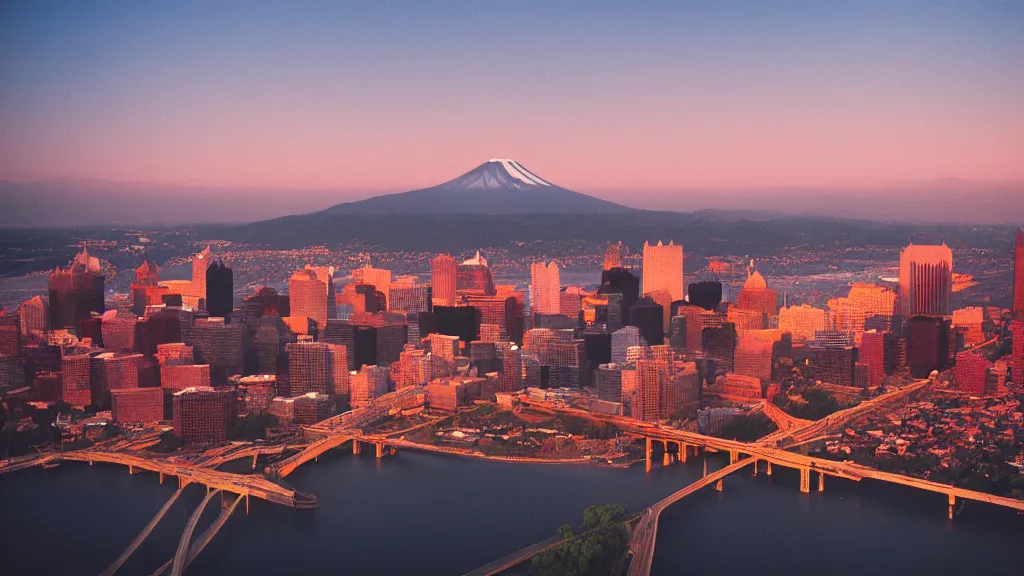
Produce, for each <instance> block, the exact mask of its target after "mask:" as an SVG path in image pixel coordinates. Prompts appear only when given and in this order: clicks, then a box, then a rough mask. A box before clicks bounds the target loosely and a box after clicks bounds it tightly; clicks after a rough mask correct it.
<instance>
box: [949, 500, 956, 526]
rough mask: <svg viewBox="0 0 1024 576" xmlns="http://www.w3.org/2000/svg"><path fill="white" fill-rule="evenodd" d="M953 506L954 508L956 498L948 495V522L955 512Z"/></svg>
mask: <svg viewBox="0 0 1024 576" xmlns="http://www.w3.org/2000/svg"><path fill="white" fill-rule="evenodd" d="M955 506H956V496H954V495H952V494H950V495H949V519H950V520H952V519H953V513H954V512H955V511H956V509H955Z"/></svg>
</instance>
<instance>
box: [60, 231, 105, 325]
mask: <svg viewBox="0 0 1024 576" xmlns="http://www.w3.org/2000/svg"><path fill="white" fill-rule="evenodd" d="M47 288H48V292H49V297H50V300H49V305H50V328H52V329H60V328H67V329H70V330H73V331H75V332H76V333H78V331H79V330H80V324H81V322H82V321H83V320H87V319H88V318H89V317H90V315H91V314H92V313H93V312H95V313H97V314H102V313H103V310H104V292H103V290H104V276H103V272H102V270H101V268H100V261H99V259H98V258H96V257H94V256H90V255H89V251H88V249H87V248H85V247H84V246H83V247H82V252H81V253H80V254H78V255H76V256H75V258H74V259H73V260H72V261H71V263H70V264H69V265H68V267H67V268H65V269H64V270H61V269H60V268H57V269H55V270H54V271H53V273H52V274H50V277H49V280H48V285H47ZM79 336H81V335H80V334H79Z"/></svg>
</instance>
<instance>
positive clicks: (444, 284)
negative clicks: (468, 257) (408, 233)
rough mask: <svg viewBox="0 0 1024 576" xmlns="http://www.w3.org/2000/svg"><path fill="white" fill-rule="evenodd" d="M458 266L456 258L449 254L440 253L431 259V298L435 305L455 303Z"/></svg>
mask: <svg viewBox="0 0 1024 576" xmlns="http://www.w3.org/2000/svg"><path fill="white" fill-rule="evenodd" d="M456 266H457V265H456V263H455V258H452V257H451V256H449V255H448V254H438V255H437V256H436V257H434V258H433V259H432V260H431V261H430V288H431V293H432V294H431V298H432V299H433V301H434V302H433V303H434V304H435V305H437V306H454V305H455V284H456Z"/></svg>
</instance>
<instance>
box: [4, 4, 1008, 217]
mask: <svg viewBox="0 0 1024 576" xmlns="http://www.w3.org/2000/svg"><path fill="white" fill-rule="evenodd" d="M0 79H2V81H0V179H6V180H11V181H15V182H25V181H39V180H46V179H50V178H60V177H76V178H91V179H102V180H113V181H120V182H146V183H161V184H174V185H189V186H214V187H225V188H244V187H260V188H282V189H287V188H292V189H309V188H331V189H339V190H352V191H364V192H363V193H362V195H364V196H365V195H366V193H365V191H394V190H406V189H412V188H421V187H426V186H431V185H434V184H438V183H440V182H443V181H446V180H449V179H451V178H454V177H455V176H458V175H459V174H461V173H463V172H466V171H467V170H469V169H471V168H473V167H475V166H476V165H478V164H480V163H481V162H483V161H485V160H487V159H489V158H492V157H509V158H515V159H517V160H518V161H519V162H521V163H522V164H524V165H525V166H527V167H529V168H530V169H531V170H532V171H534V172H536V173H538V174H540V175H542V176H543V177H544V178H546V179H548V180H549V181H553V182H555V183H557V184H559V185H562V186H564V187H567V188H571V189H574V190H579V191H605V192H604V193H602V194H601V195H602V196H603V197H605V198H608V199H611V200H621V199H625V198H628V196H629V191H630V190H637V191H644V192H643V193H644V194H645V195H646V196H645V198H646V200H645V202H646V203H647V204H648V205H651V204H653V205H658V204H659V200H660V199H661V196H660V194H664V198H665V201H666V202H669V203H670V201H671V191H673V190H679V189H683V188H712V189H714V188H779V187H818V188H821V187H824V188H829V187H831V188H862V187H870V186H876V185H880V184H883V183H893V182H905V181H918V180H930V179H936V178H951V177H955V178H963V179H970V180H997V181H1010V180H1024V3H1022V2H1019V1H1008V2H986V1H981V0H979V1H969V0H968V1H961V2H944V1H928V2H915V1H908V2H869V1H863V2H861V1H850V2H828V1H821V0H819V1H812V2H799V1H795V2H785V3H783V2H772V1H767V0H765V1H754V2H732V1H723V2H684V1H673V2H635V3H633V2H630V3H627V2H611V1H607V2H606V1H590V2H576V1H569V0H560V1H558V2H531V1H506V2H490V1H483V0H481V1H477V2H443V3H442V2H436V3H435V2H427V1H415V2H397V1H396V2H373V1H366V2H327V3H318V2H313V1H303V2H291V3H288V2H262V1H260V0H246V1H239V2H235V1H205V2H130V1H123V2H108V1H103V0H96V1H90V2H77V1H65V2H50V1H46V0H30V1H12V0H7V1H4V2H2V3H0ZM666 207H670V206H666Z"/></svg>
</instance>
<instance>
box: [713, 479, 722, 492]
mask: <svg viewBox="0 0 1024 576" xmlns="http://www.w3.org/2000/svg"><path fill="white" fill-rule="evenodd" d="M715 490H718V491H719V492H721V491H722V480H721V479H719V480H718V482H715Z"/></svg>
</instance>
